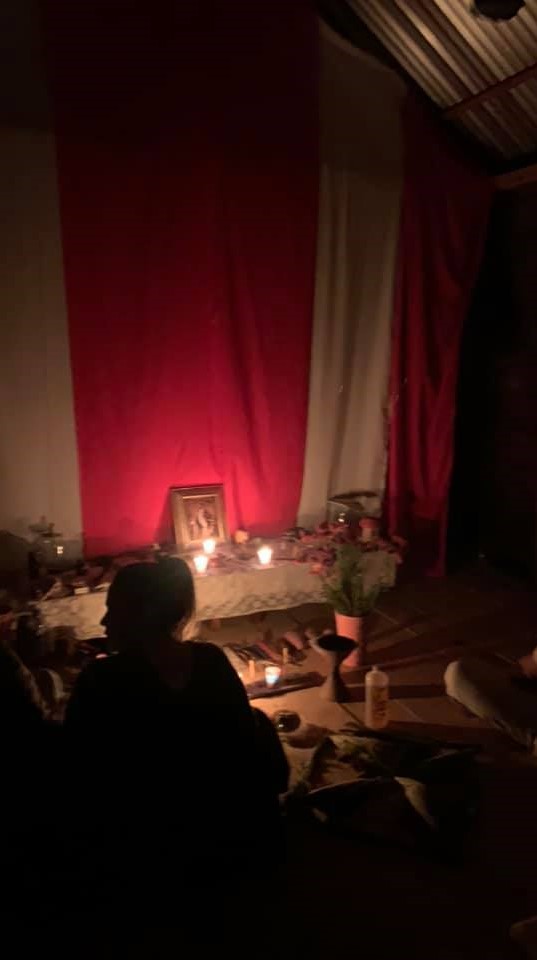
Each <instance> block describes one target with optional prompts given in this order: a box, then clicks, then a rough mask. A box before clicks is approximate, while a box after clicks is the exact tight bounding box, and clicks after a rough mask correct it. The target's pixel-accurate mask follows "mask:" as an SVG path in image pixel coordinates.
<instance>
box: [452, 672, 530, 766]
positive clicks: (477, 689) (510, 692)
mask: <svg viewBox="0 0 537 960" xmlns="http://www.w3.org/2000/svg"><path fill="white" fill-rule="evenodd" d="M444 682H445V685H446V692H447V694H448V696H450V697H452V698H453V699H454V700H457V701H458V702H459V703H462V704H463V706H465V707H466V708H467V709H468V710H469V711H470V712H471V713H473V714H475V715H476V716H477V717H481V718H482V719H484V720H490V721H491V722H492V723H494V725H495V726H497V727H499V728H500V729H501V730H504V731H505V733H507V734H509V736H511V737H513V739H514V740H516V741H517V743H521V744H523V745H524V746H525V747H528V748H530V749H531V748H532V747H533V744H534V741H535V739H536V737H537V688H536V692H535V693H533V691H532V690H529V689H526V690H525V689H523V688H522V687H519V686H517V684H516V683H514V682H513V680H512V677H511V675H510V673H509V671H508V670H503V669H502V668H501V667H500V666H498V667H496V666H494V665H493V664H489V663H487V662H485V661H482V660H455V661H453V663H450V664H449V665H448V667H447V669H446V672H445V674H444Z"/></svg>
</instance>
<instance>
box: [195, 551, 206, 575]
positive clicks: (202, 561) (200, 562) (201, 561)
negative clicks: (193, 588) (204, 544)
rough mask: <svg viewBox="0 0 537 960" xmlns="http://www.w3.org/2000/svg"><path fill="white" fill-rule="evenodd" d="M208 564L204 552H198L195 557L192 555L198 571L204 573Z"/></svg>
mask: <svg viewBox="0 0 537 960" xmlns="http://www.w3.org/2000/svg"><path fill="white" fill-rule="evenodd" d="M208 564H209V557H208V556H207V554H206V553H199V554H198V556H197V557H194V566H195V568H196V571H197V572H198V573H205V572H206V570H207V566H208Z"/></svg>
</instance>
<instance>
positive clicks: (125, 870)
mask: <svg viewBox="0 0 537 960" xmlns="http://www.w3.org/2000/svg"><path fill="white" fill-rule="evenodd" d="M193 610H194V585H193V580H192V575H191V573H190V570H189V568H188V566H187V564H186V563H184V561H182V560H176V559H169V560H165V561H162V562H159V563H140V564H133V565H132V566H128V567H124V568H123V569H121V570H120V571H119V573H118V574H117V575H116V577H115V579H114V581H113V582H112V584H111V586H110V590H109V592H108V610H107V613H106V615H105V617H104V618H103V621H102V622H103V625H104V626H105V629H106V633H107V637H108V643H109V648H110V649H111V650H114V651H117V652H115V653H113V654H112V655H111V656H109V657H107V658H100V659H96V660H95V661H94V662H93V663H92V664H90V665H89V666H88V667H86V669H85V670H83V672H82V673H81V674H80V677H79V679H78V681H77V683H76V685H75V689H74V692H73V696H72V699H71V700H70V702H69V703H68V705H67V709H66V714H65V733H66V740H67V746H68V749H69V750H70V752H71V758H70V761H71V769H72V770H73V772H74V773H75V776H76V779H77V782H78V786H79V787H80V788H81V792H80V799H81V803H82V805H83V807H84V810H85V811H86V822H89V821H91V822H92V823H93V827H94V830H95V833H96V835H98V836H100V840H101V847H102V848H104V849H105V856H106V861H107V868H106V869H109V867H110V864H111V862H112V861H113V860H114V859H115V862H116V866H117V867H118V868H119V871H120V873H121V875H122V879H121V883H122V884H123V883H124V882H125V876H126V875H129V874H130V876H129V877H128V880H129V881H132V882H135V883H139V876H140V869H139V868H140V864H143V865H144V866H143V869H142V873H143V877H144V880H145V881H148V880H150V883H151V884H152V885H153V884H154V883H155V877H156V876H157V875H161V874H162V872H163V870H164V872H166V868H165V867H164V866H163V864H164V863H165V862H168V863H169V864H171V863H173V868H172V867H170V869H173V873H174V877H175V878H176V879H179V880H180V877H181V874H185V877H186V873H185V871H186V872H187V873H188V876H189V881H188V883H189V886H190V880H191V878H192V862H194V861H195V862H196V863H198V864H199V863H200V861H203V859H204V858H208V859H210V860H211V863H213V862H214V860H215V859H216V860H219V859H220V860H221V861H225V860H226V858H236V857H238V858H239V859H240V858H241V856H242V855H245V856H250V855H251V849H252V845H255V846H257V845H258V844H259V843H261V837H262V838H263V839H262V843H263V845H264V846H266V842H267V841H266V838H267V832H268V834H269V835H270V833H271V831H272V832H273V833H274V839H276V838H277V836H278V820H279V808H278V794H279V793H280V792H283V791H284V790H285V789H286V787H287V778H288V768H287V762H286V759H285V755H284V753H283V750H282V748H281V745H280V743H279V740H278V738H277V735H276V732H275V731H274V729H273V727H272V725H271V724H270V722H269V721H268V719H267V718H266V717H264V715H263V717H262V720H261V722H259V721H260V718H259V717H256V714H255V713H254V711H252V709H251V708H250V705H249V702H248V698H247V696H246V691H245V689H244V686H243V684H242V682H241V680H240V679H239V677H238V675H237V674H236V672H235V671H234V670H233V668H232V667H231V665H230V663H229V661H228V659H227V657H226V656H225V654H224V653H223V652H222V651H221V650H219V649H218V648H217V647H215V646H213V645H212V644H207V643H194V642H188V641H185V642H180V641H181V637H182V631H183V628H184V626H185V624H186V623H187V622H188V620H189V619H190V618H191V616H192V614H193ZM77 809H78V810H79V811H80V807H77ZM88 818H89V820H88ZM95 849H96V848H95ZM189 863H190V867H188V866H187V865H188V864H189ZM129 864H131V866H132V874H131V871H130V866H129ZM151 865H152V866H151ZM97 869H99V867H97ZM113 869H115V868H113ZM84 872H86V873H87V871H86V870H85V871H84ZM212 872H213V871H212V868H211V870H210V871H207V873H208V875H210V874H211V873H212ZM135 876H138V880H136V881H135V880H134V879H133V878H134V877H135Z"/></svg>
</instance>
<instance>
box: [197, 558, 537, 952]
mask: <svg viewBox="0 0 537 960" xmlns="http://www.w3.org/2000/svg"><path fill="white" fill-rule="evenodd" d="M329 619H330V618H329V612H328V611H327V610H324V609H323V608H322V607H312V606H309V607H302V608H299V609H297V610H292V611H286V612H285V613H278V614H276V615H269V616H268V618H267V621H266V622H265V623H264V624H263V627H264V628H266V627H267V626H268V625H270V626H271V627H272V628H273V629H274V630H275V632H277V633H278V632H280V633H281V632H283V631H284V630H285V629H290V628H292V627H293V626H296V625H297V624H299V625H302V626H306V625H309V624H310V623H315V624H317V625H318V626H320V627H321V626H322V625H323V624H325V623H329ZM256 629H258V627H257V625H255V624H251V623H250V622H248V621H234V622H228V623H226V624H225V625H224V626H223V628H222V630H221V631H216V632H209V633H208V634H207V637H208V639H212V640H216V641H217V642H219V641H221V640H223V641H224V642H225V641H226V640H228V639H231V638H232V637H234V636H238V635H240V636H241V639H242V637H252V638H253V636H254V635H255V631H256ZM369 636H370V643H369V661H370V662H375V663H379V664H382V665H383V666H384V668H385V669H386V670H387V672H388V673H389V676H390V683H391V724H392V727H393V728H394V729H398V730H401V731H404V730H406V731H409V732H421V733H426V734H428V735H432V736H438V737H439V738H444V739H450V740H464V741H468V740H471V741H472V742H476V743H480V744H482V746H483V748H484V749H483V753H482V757H481V760H480V764H479V774H480V779H481V786H482V791H481V792H482V802H481V812H480V816H479V820H478V826H477V829H476V832H475V835H474V836H472V837H471V838H469V843H468V849H467V851H466V855H465V857H464V861H463V862H461V863H459V864H458V865H450V866H446V865H445V864H439V863H432V862H430V861H427V860H426V859H425V858H420V857H418V856H417V855H415V854H409V853H406V852H404V851H397V850H394V849H382V848H378V847H370V846H368V845H367V844H364V843H361V844H356V843H355V844H353V843H349V840H348V839H347V838H345V839H344V838H341V837H335V836H333V835H327V834H323V832H322V831H318V830H315V831H313V832H312V831H308V830H306V831H305V832H304V835H301V834H300V833H299V834H294V835H293V837H292V841H291V847H290V862H289V876H288V883H289V888H290V903H291V904H292V907H293V913H294V917H295V919H296V920H297V923H298V929H299V931H300V932H299V933H298V934H297V935H298V936H299V950H298V955H300V956H304V957H306V956H307V957H317V956H319V957H321V956H331V957H340V956H341V957H348V956H354V955H356V954H357V953H365V954H366V955H367V956H368V957H370V958H376V957H395V956H398V957H400V958H406V957H410V956H412V957H413V958H417V960H421V958H423V960H425V958H426V957H427V958H430V956H434V957H435V960H455V958H462V960H466V958H468V960H470V958H484V960H502V958H506V960H507V958H509V957H513V958H514V957H516V956H518V954H517V953H516V951H515V949H514V947H513V946H512V945H511V943H510V941H509V937H508V930H509V925H510V924H511V923H512V922H514V921H515V920H520V919H523V918H525V917H528V916H530V915H532V914H536V913H537V849H536V845H535V837H536V834H537V828H536V822H537V814H536V811H537V766H536V765H535V763H534V761H533V759H532V758H530V757H528V756H527V755H526V754H525V753H524V752H523V751H521V750H519V749H518V748H517V747H516V746H515V745H514V744H511V743H510V741H509V740H508V739H507V738H505V737H504V736H503V735H502V734H501V733H499V732H497V731H495V730H494V729H492V728H491V727H489V726H488V725H487V724H486V723H483V722H482V721H479V720H477V719H475V718H472V717H470V716H468V715H467V714H466V713H465V711H464V710H463V709H462V708H461V707H459V706H458V705H457V704H455V703H452V702H451V701H450V700H448V699H447V698H446V696H445V695H444V692H443V683H442V679H443V672H444V669H445V667H446V665H447V663H448V662H449V661H450V660H452V659H454V658H456V657H460V656H461V655H464V654H466V653H469V652H473V653H475V652H478V653H480V654H481V655H486V656H490V655H492V656H499V655H500V656H506V657H510V658H513V659H514V658H516V657H517V656H519V655H520V654H521V653H523V652H525V651H527V650H528V649H530V648H531V647H533V646H535V645H537V596H535V595H534V592H533V591H531V590H529V589H526V588H523V587H521V586H520V585H517V584H516V583H513V582H511V581H509V580H508V579H506V578H504V577H502V576H499V575H497V574H495V573H492V572H490V571H487V570H485V569H476V570H472V571H469V572H468V573H465V574H462V575H459V576H457V577H454V578H448V579H445V580H429V581H424V582H420V583H409V584H405V585H399V586H397V587H396V588H395V589H394V590H393V591H391V592H390V593H388V594H386V595H385V596H384V597H383V598H382V601H381V603H380V604H379V610H378V612H377V613H375V614H374V615H373V616H372V617H371V622H370V633H369ZM310 665H311V668H313V669H319V668H321V669H322V661H321V660H319V659H318V658H317V659H316V655H315V654H313V653H311V654H310V659H309V662H308V667H310ZM348 682H349V684H350V687H351V701H350V702H349V703H346V704H342V705H338V704H331V703H326V702H325V701H323V700H321V698H320V697H319V692H318V689H310V690H305V691H300V692H298V693H295V694H288V695H287V696H284V697H275V698H273V699H264V700H261V701H259V702H258V703H257V705H258V706H260V707H261V708H262V709H264V710H266V711H267V712H269V713H273V712H274V711H275V710H276V709H279V708H280V707H285V708H288V709H295V710H297V711H298V712H299V713H300V714H301V716H302V717H303V720H304V721H305V725H307V724H309V725H310V726H309V728H310V729H311V730H312V731H313V732H315V729H316V728H324V729H326V728H328V729H332V730H334V729H338V728H340V727H341V726H342V725H343V724H344V723H346V722H348V721H349V720H350V719H352V718H355V719H357V720H358V721H360V720H362V718H363V674H362V675H358V674H356V675H349V676H348Z"/></svg>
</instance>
